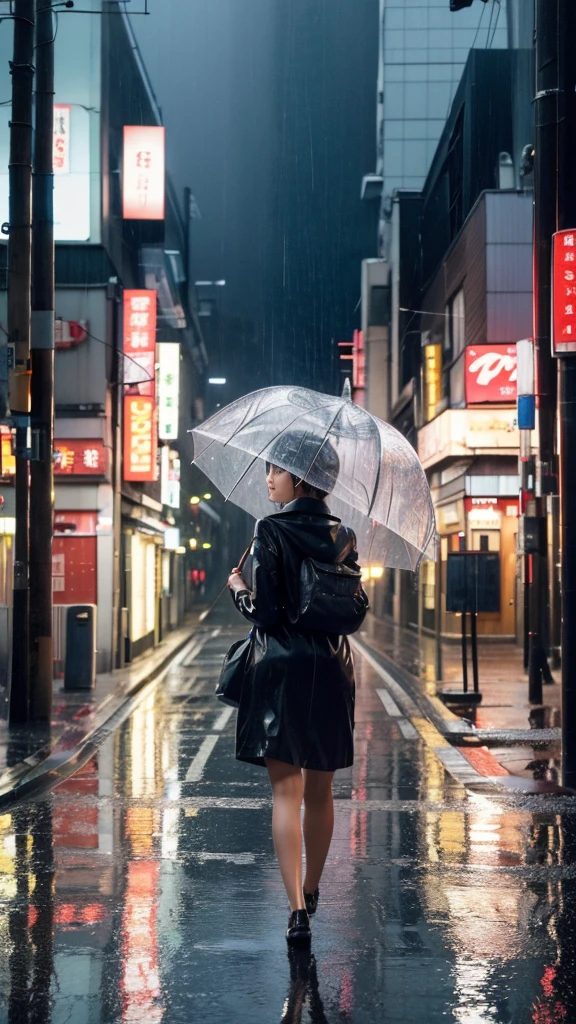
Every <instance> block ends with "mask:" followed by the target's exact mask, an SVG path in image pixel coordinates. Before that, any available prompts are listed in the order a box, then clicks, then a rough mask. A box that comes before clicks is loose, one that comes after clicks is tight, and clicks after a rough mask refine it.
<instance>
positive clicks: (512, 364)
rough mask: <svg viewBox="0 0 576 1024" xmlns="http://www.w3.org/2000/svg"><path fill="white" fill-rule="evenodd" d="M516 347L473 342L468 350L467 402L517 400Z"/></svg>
mask: <svg viewBox="0 0 576 1024" xmlns="http://www.w3.org/2000/svg"><path fill="white" fill-rule="evenodd" d="M517 376H518V374H517V369H516V346H515V345H473V346H469V347H468V348H467V349H466V404H467V405H479V404H480V403H482V402H507V403H508V404H510V405H512V403H513V402H515V401H516V381H517Z"/></svg>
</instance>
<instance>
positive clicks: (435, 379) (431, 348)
mask: <svg viewBox="0 0 576 1024" xmlns="http://www.w3.org/2000/svg"><path fill="white" fill-rule="evenodd" d="M441 398H442V345H425V346H424V416H425V418H426V420H433V419H434V417H435V415H436V407H437V405H438V402H439V401H440V399H441Z"/></svg>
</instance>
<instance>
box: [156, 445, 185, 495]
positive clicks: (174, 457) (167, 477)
mask: <svg viewBox="0 0 576 1024" xmlns="http://www.w3.org/2000/svg"><path fill="white" fill-rule="evenodd" d="M160 454H161V459H160V500H161V502H162V504H163V505H168V506H169V508H180V456H179V455H178V452H174V451H172V450H171V449H170V448H169V447H168V445H164V446H163V448H162V449H161V453H160Z"/></svg>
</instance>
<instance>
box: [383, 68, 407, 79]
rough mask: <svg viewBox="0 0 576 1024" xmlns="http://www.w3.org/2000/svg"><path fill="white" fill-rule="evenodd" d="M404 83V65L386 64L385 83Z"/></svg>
mask: <svg viewBox="0 0 576 1024" xmlns="http://www.w3.org/2000/svg"><path fill="white" fill-rule="evenodd" d="M403 81H404V65H403V64H386V66H385V68H384V82H385V83H386V82H403Z"/></svg>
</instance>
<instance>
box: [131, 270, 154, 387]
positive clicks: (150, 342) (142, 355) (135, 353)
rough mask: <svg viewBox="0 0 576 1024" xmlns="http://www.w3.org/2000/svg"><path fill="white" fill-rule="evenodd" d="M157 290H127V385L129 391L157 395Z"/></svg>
mask: <svg viewBox="0 0 576 1024" xmlns="http://www.w3.org/2000/svg"><path fill="white" fill-rule="evenodd" d="M156 297H157V292H155V291H145V290H142V289H138V290H127V291H125V292H124V356H125V359H124V384H127V385H129V387H130V394H136V395H147V396H148V397H149V398H155V397H156V375H155V366H156Z"/></svg>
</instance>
